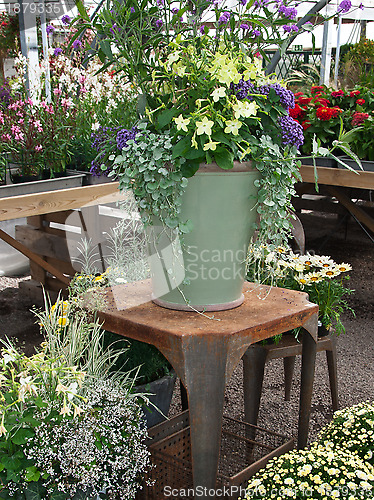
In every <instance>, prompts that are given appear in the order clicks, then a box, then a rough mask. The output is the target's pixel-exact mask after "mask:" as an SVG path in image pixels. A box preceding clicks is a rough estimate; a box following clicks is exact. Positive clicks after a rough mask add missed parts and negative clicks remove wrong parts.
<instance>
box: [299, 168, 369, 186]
mask: <svg viewBox="0 0 374 500" xmlns="http://www.w3.org/2000/svg"><path fill="white" fill-rule="evenodd" d="M300 173H301V176H302V179H303V182H310V183H314V182H315V180H314V168H313V166H312V165H301V168H300ZM317 173H318V184H328V185H330V186H342V187H353V188H361V189H374V172H362V171H360V172H356V171H355V172H351V171H350V170H343V169H341V168H327V167H317Z"/></svg>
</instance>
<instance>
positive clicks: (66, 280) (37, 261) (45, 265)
mask: <svg viewBox="0 0 374 500" xmlns="http://www.w3.org/2000/svg"><path fill="white" fill-rule="evenodd" d="M36 231H37V230H36ZM0 238H1V239H2V240H4V241H5V242H6V243H8V244H9V245H11V246H12V247H13V248H15V249H16V250H18V251H19V252H21V253H23V255H25V256H26V257H27V258H28V259H30V260H32V261H33V262H35V264H37V265H39V266H40V267H42V268H43V269H45V270H46V271H48V272H49V273H51V274H52V275H53V276H56V278H58V279H59V280H60V281H62V283H66V284H67V285H68V284H69V283H70V279H69V278H67V277H66V276H64V275H63V274H62V273H61V272H60V271H59V270H58V269H55V268H54V267H53V266H52V265H51V264H48V263H47V262H45V261H44V260H43V259H42V258H41V257H39V255H37V254H36V253H34V252H32V251H31V250H30V249H29V248H27V247H26V246H25V245H23V244H22V243H21V242H19V241H17V240H15V239H14V238H12V237H11V236H9V234H7V233H6V232H5V231H3V230H2V229H0Z"/></svg>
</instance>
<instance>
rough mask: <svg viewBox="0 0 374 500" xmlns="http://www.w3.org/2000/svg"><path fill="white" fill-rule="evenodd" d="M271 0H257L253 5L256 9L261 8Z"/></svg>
mask: <svg viewBox="0 0 374 500" xmlns="http://www.w3.org/2000/svg"><path fill="white" fill-rule="evenodd" d="M269 1H270V0H255V1H254V2H253V7H254V8H255V9H260V8H261V7H265V5H267V4H268V3H269Z"/></svg>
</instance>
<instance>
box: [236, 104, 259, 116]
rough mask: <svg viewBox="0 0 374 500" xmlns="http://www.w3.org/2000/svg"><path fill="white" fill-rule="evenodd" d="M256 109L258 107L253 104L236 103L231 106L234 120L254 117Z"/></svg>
mask: <svg viewBox="0 0 374 500" xmlns="http://www.w3.org/2000/svg"><path fill="white" fill-rule="evenodd" d="M257 108H258V106H257V104H256V103H255V102H247V101H238V102H237V103H236V104H234V105H233V109H234V114H235V118H241V117H243V118H249V117H250V116H256V114H257Z"/></svg>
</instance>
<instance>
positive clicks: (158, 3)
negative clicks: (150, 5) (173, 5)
mask: <svg viewBox="0 0 374 500" xmlns="http://www.w3.org/2000/svg"><path fill="white" fill-rule="evenodd" d="M156 3H157V5H158V6H159V7H160V6H162V5H164V0H157V2H156Z"/></svg>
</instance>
